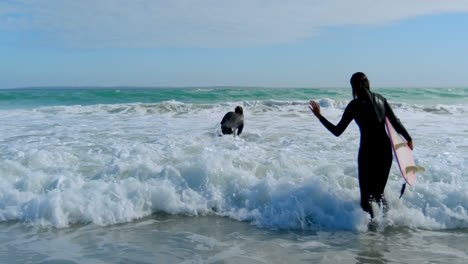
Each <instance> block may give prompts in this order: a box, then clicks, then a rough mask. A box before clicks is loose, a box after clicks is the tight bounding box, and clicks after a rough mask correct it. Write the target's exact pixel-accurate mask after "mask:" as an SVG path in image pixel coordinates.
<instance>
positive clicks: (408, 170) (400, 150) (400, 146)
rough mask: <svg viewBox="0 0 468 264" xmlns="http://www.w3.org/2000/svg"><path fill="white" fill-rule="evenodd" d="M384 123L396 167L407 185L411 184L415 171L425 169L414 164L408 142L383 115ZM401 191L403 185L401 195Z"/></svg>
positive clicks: (413, 181) (414, 179)
mask: <svg viewBox="0 0 468 264" xmlns="http://www.w3.org/2000/svg"><path fill="white" fill-rule="evenodd" d="M385 125H386V128H387V133H388V136H389V137H390V142H391V143H392V149H393V153H394V154H395V157H396V160H397V163H398V167H400V172H401V175H402V176H403V178H404V179H405V181H406V182H407V183H408V184H409V185H413V184H414V183H415V182H416V172H418V171H425V169H424V168H423V167H421V166H416V163H415V162H414V157H413V151H412V150H411V149H410V147H409V146H408V142H407V141H406V140H405V138H403V136H401V135H400V134H399V133H398V132H396V130H395V128H393V126H392V124H391V123H390V120H388V118H387V117H385ZM403 192H404V186H403V189H402V195H403Z"/></svg>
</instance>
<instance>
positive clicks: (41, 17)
mask: <svg viewBox="0 0 468 264" xmlns="http://www.w3.org/2000/svg"><path fill="white" fill-rule="evenodd" d="M447 12H468V1H466V0H445V1H440V0H412V1H407V0H353V1H349V0H329V1H324V0H232V1H223V0H153V1H151V0H133V1H128V0H80V1H76V0H48V1H44V0H9V1H2V2H0V30H4V31H10V32H20V33H31V32H32V33H34V34H36V35H38V36H40V39H41V40H42V41H45V42H48V44H53V45H58V46H64V47H78V48H136V47H174V46H176V47H191V46H196V47H238V46H256V45H268V44H280V43H293V42H297V41H300V40H303V39H305V38H310V37H312V36H314V35H315V34H317V33H318V32H319V30H320V29H321V28H323V27H330V26H341V25H349V24H354V25H380V24H386V23H390V22H393V21H398V20H402V19H407V18H411V17H415V16H421V15H428V14H440V13H447Z"/></svg>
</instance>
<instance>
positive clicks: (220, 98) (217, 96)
mask: <svg viewBox="0 0 468 264" xmlns="http://www.w3.org/2000/svg"><path fill="white" fill-rule="evenodd" d="M374 91H376V92H379V93H382V94H385V96H386V98H387V99H389V100H390V101H396V102H406V103H409V102H412V103H419V104H435V103H437V104H460V103H464V102H466V100H467V99H468V88H407V89H402V88H395V89H375V90H374ZM351 97H352V96H351V91H350V89H349V88H329V89H318V88H317V89H311V88H290V89H280V88H275V89H270V88H172V89H170V88H158V89H151V88H128V87H127V88H105V89H104V88H87V89H83V88H53V89H52V88H35V89H11V90H0V109H12V108H34V107H41V106H57V105H94V104H119V103H159V102H164V101H169V100H174V101H178V102H183V103H191V104H209V103H221V102H237V101H253V100H281V101H296V100H307V99H309V98H310V99H312V98H333V99H335V100H336V99H338V100H349V99H350V98H351Z"/></svg>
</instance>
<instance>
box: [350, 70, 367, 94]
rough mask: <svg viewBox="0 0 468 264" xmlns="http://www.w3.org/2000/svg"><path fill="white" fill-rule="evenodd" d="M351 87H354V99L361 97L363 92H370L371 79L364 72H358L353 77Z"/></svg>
mask: <svg viewBox="0 0 468 264" xmlns="http://www.w3.org/2000/svg"><path fill="white" fill-rule="evenodd" d="M350 82H351V87H353V98H354V99H356V96H360V95H361V94H363V92H365V91H367V90H370V85H369V79H367V76H366V75H365V74H364V73H362V72H356V73H355V74H353V76H351V80H350Z"/></svg>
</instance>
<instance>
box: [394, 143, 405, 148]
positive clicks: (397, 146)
mask: <svg viewBox="0 0 468 264" xmlns="http://www.w3.org/2000/svg"><path fill="white" fill-rule="evenodd" d="M406 146H408V144H406V143H400V144H396V146H395V149H399V148H405V147H406Z"/></svg>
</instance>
